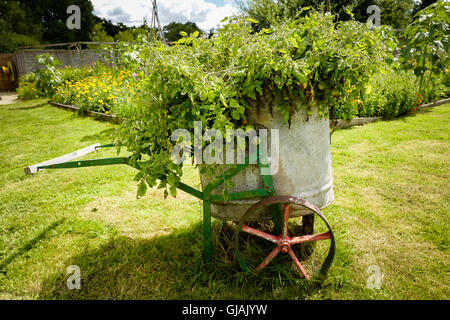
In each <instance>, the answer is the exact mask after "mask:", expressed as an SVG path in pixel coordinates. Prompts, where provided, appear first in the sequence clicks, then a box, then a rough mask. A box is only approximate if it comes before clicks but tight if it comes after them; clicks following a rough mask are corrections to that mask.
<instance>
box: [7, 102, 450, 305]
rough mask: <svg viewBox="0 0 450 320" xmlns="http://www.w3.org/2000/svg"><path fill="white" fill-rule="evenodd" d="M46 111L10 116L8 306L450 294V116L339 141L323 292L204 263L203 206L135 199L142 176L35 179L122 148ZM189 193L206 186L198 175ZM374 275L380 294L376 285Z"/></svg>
mask: <svg viewBox="0 0 450 320" xmlns="http://www.w3.org/2000/svg"><path fill="white" fill-rule="evenodd" d="M43 102H44V101H42V100H33V101H29V102H22V103H16V104H13V105H2V106H0V163H1V165H0V299H22V298H23V299H330V298H331V299H447V298H448V297H449V296H450V280H449V279H450V277H449V271H450V254H449V229H450V228H449V227H450V216H449V199H450V191H449V190H450V188H449V187H450V186H449V175H450V161H449V160H450V126H449V124H450V123H449V120H450V105H444V106H440V107H436V108H433V109H430V110H425V111H422V112H419V113H416V114H414V115H411V116H407V117H403V118H400V119H396V120H392V121H385V122H378V123H374V124H369V125H366V126H364V127H354V128H351V129H347V130H341V131H338V132H336V133H335V134H334V135H333V137H332V154H333V170H334V171H333V174H334V179H335V180H334V186H335V198H336V200H335V202H334V203H333V205H331V206H330V207H328V208H327V209H325V210H324V213H325V214H326V215H327V217H328V219H329V220H330V222H331V224H332V226H333V229H334V232H335V234H336V236H337V253H336V258H335V261H334V264H333V266H332V268H331V269H330V272H329V274H328V277H327V280H326V281H325V282H324V283H323V285H322V286H317V285H315V284H310V283H307V282H306V281H304V280H302V279H296V278H289V277H284V276H283V273H280V274H279V276H278V277H267V276H264V274H263V275H262V276H261V277H258V278H256V277H249V276H245V275H244V274H243V273H242V272H240V269H239V268H238V267H236V266H233V265H226V264H221V263H218V262H217V261H216V262H215V263H213V264H212V265H205V264H203V261H202V233H201V232H202V227H201V207H200V202H199V201H198V200H197V199H196V198H193V197H191V196H190V195H188V194H185V193H182V192H181V191H180V192H179V194H178V196H177V199H174V198H170V197H169V198H168V199H167V200H163V195H162V192H160V190H156V189H155V190H150V192H149V193H148V194H147V195H146V196H145V197H144V198H142V199H139V200H136V185H135V182H133V177H134V175H135V173H136V172H135V170H134V169H132V168H130V167H126V166H110V167H96V168H83V169H70V170H53V171H51V170H49V171H42V172H39V173H38V174H36V175H35V176H34V177H30V176H25V174H24V171H23V168H24V167H25V166H27V165H30V164H34V163H37V162H41V161H44V160H47V159H50V158H54V157H56V156H59V155H61V154H65V153H68V152H71V151H73V150H76V149H79V148H82V147H84V146H87V145H90V144H92V143H95V142H101V143H106V142H110V141H111V138H110V135H111V134H112V133H113V131H114V126H113V125H111V124H107V123H102V122H98V121H94V120H92V119H89V118H81V117H77V116H75V115H74V114H72V113H70V112H68V111H64V110H59V109H56V108H54V107H51V106H49V105H45V104H44V105H42V103H43ZM112 154H113V153H112V151H107V152H103V151H102V153H101V154H98V155H94V156H95V157H100V156H101V157H103V156H110V155H112ZM185 182H188V183H189V184H190V185H193V186H199V179H198V176H197V174H196V171H195V169H194V168H192V167H189V168H187V170H186V173H185ZM214 225H215V227H217V225H218V221H215V222H214ZM70 265H78V266H79V267H80V269H81V275H82V287H81V289H80V290H68V289H67V286H66V279H67V276H66V268H67V267H68V266H70ZM373 265H375V266H378V267H379V268H380V270H381V272H382V273H383V280H382V283H381V289H379V290H374V289H369V288H367V287H366V283H367V279H368V278H369V276H370V274H369V273H368V272H367V270H368V268H369V266H373Z"/></svg>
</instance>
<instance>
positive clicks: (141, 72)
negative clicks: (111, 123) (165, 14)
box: [114, 11, 391, 195]
mask: <svg viewBox="0 0 450 320" xmlns="http://www.w3.org/2000/svg"><path fill="white" fill-rule="evenodd" d="M226 22H227V23H226V24H225V25H224V26H223V27H222V28H221V29H220V30H219V31H218V32H217V33H216V34H215V35H214V36H213V37H212V38H211V39H206V38H198V33H193V34H191V35H187V34H184V36H183V37H182V38H181V39H180V40H178V42H177V43H176V44H175V45H174V46H170V47H167V46H164V45H162V44H161V43H144V44H142V45H132V46H127V47H126V48H122V49H121V50H123V51H122V52H123V53H122V54H121V57H123V60H122V61H121V64H122V65H125V66H126V67H127V68H128V69H131V70H133V75H134V76H135V77H136V78H137V79H139V80H140V81H141V86H140V89H139V90H138V91H137V94H136V95H135V97H134V99H133V101H131V102H130V103H124V104H120V103H119V105H118V107H117V109H116V110H114V112H115V113H116V114H117V115H118V116H119V117H121V118H123V119H124V121H123V122H122V124H121V126H120V129H119V132H118V133H119V134H118V137H117V142H118V143H119V144H122V145H124V146H126V147H127V148H128V150H129V151H131V152H132V154H133V156H132V159H133V161H138V160H139V163H140V164H139V166H138V167H139V169H140V173H139V174H138V176H137V177H136V180H139V181H141V187H140V188H139V190H140V191H141V192H139V193H140V194H142V193H143V192H145V189H146V183H147V184H148V185H149V186H155V185H156V184H157V181H158V180H159V181H160V182H159V183H160V184H159V186H160V187H161V188H165V189H166V193H169V192H170V193H171V194H173V195H174V194H175V192H176V189H175V187H174V185H175V184H176V183H177V182H178V181H179V180H180V177H181V175H182V170H181V169H182V165H181V164H180V165H176V164H174V163H173V162H172V161H171V151H172V148H173V145H174V142H173V141H171V135H172V132H173V131H174V130H176V129H179V128H182V129H187V130H189V131H191V132H193V127H194V121H201V123H202V125H203V128H205V129H206V128H214V129H219V130H221V131H222V132H225V130H226V129H228V128H234V129H236V128H242V129H244V130H245V129H248V128H250V127H251V125H252V124H251V123H247V112H248V111H249V110H251V109H258V110H259V109H260V107H261V106H262V105H263V104H266V103H270V102H272V107H271V110H272V111H273V112H280V113H281V114H282V115H283V116H284V119H285V121H286V123H287V122H289V120H290V117H291V116H292V114H294V113H295V112H298V111H299V110H300V109H303V110H306V111H307V112H308V111H310V110H311V108H313V107H318V108H319V110H320V113H319V114H320V115H321V116H323V117H326V116H331V117H333V114H334V112H335V110H336V109H339V110H340V111H339V112H340V114H341V115H343V116H344V117H346V118H351V117H353V116H355V115H356V112H355V110H357V106H356V105H355V102H354V100H355V98H356V97H357V96H358V94H359V92H360V91H361V90H362V89H363V88H364V87H365V83H366V82H367V81H368V80H369V79H370V77H371V76H372V75H373V74H375V73H376V72H377V71H378V70H379V69H380V68H381V67H382V66H384V64H385V59H386V56H387V55H388V54H389V50H390V48H389V45H390V44H391V40H390V39H389V36H388V33H386V32H385V30H384V29H382V28H380V29H373V30H371V29H369V28H368V27H367V26H366V24H362V23H358V22H356V21H347V22H338V23H336V22H334V21H333V17H332V16H331V15H328V14H323V13H318V12H315V11H311V12H310V13H309V14H308V15H307V16H306V17H303V18H301V19H298V20H295V21H291V22H286V23H284V24H282V25H278V26H273V27H272V28H271V29H266V28H262V29H261V30H260V31H259V32H257V33H255V32H254V31H253V29H252V24H254V23H257V22H256V21H254V20H252V19H242V18H238V17H237V18H232V19H228V20H227V21H226ZM274 101H276V103H275V102H274ZM192 140H193V139H192ZM281 143H283V142H281ZM286 143H287V142H286Z"/></svg>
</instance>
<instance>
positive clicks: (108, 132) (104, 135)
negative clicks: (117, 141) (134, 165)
mask: <svg viewBox="0 0 450 320" xmlns="http://www.w3.org/2000/svg"><path fill="white" fill-rule="evenodd" d="M115 130H116V129H115V128H108V129H105V130H102V131H100V132H98V133H96V134H93V135H88V136H84V137H83V138H81V140H80V141H81V142H85V141H92V140H98V141H106V140H112V138H113V137H112V134H113V133H114V131H115Z"/></svg>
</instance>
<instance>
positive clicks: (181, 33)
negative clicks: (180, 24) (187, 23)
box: [180, 31, 188, 37]
mask: <svg viewBox="0 0 450 320" xmlns="http://www.w3.org/2000/svg"><path fill="white" fill-rule="evenodd" d="M180 35H181V36H183V37H186V36H187V35H188V34H187V33H186V31H180Z"/></svg>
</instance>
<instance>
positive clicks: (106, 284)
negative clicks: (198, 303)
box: [39, 223, 319, 300]
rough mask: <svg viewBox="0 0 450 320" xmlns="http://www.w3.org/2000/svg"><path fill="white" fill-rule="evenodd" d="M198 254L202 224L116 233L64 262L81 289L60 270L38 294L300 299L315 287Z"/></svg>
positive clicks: (44, 296) (50, 296)
mask: <svg viewBox="0 0 450 320" xmlns="http://www.w3.org/2000/svg"><path fill="white" fill-rule="evenodd" d="M215 242H217V239H215ZM216 244H217V243H216ZM216 248H217V247H216ZM202 253H203V240H202V224H201V223H199V224H196V225H194V226H192V227H191V228H189V229H184V230H180V231H176V232H173V233H171V234H169V235H163V236H159V237H155V238H153V239H130V238H127V237H124V236H116V237H114V238H113V239H111V240H110V241H109V242H108V243H106V244H105V245H103V246H101V247H99V248H97V249H95V250H93V251H85V252H84V253H82V254H80V255H78V256H74V257H72V258H71V259H69V260H68V261H66V262H65V264H64V265H65V267H64V268H66V267H68V266H69V265H77V266H79V267H80V270H81V289H80V290H69V289H68V288H67V285H66V282H67V278H68V277H69V275H66V273H65V270H61V271H60V272H58V273H56V274H53V275H51V276H50V277H48V278H47V279H46V280H45V281H44V282H43V285H42V290H41V292H40V294H39V298H40V299H156V300H158V299H304V298H306V297H308V296H309V295H310V294H312V293H313V292H315V291H317V289H318V288H319V286H318V285H317V283H313V282H307V281H306V280H304V279H289V278H285V277H284V276H283V272H280V271H279V272H278V275H276V274H271V272H267V273H263V274H262V275H260V276H258V277H256V276H253V275H246V274H244V273H243V272H242V271H241V269H240V268H239V267H238V266H237V265H236V264H234V263H226V262H224V261H223V260H220V257H218V254H217V252H215V259H214V262H212V263H209V264H205V263H204V262H203V258H202ZM274 266H276V264H274ZM277 268H278V267H277Z"/></svg>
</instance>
